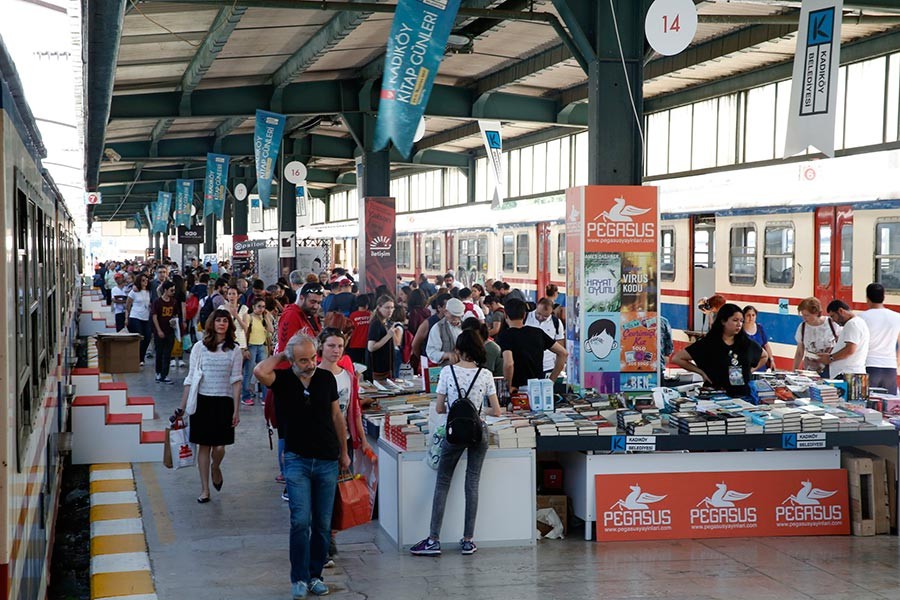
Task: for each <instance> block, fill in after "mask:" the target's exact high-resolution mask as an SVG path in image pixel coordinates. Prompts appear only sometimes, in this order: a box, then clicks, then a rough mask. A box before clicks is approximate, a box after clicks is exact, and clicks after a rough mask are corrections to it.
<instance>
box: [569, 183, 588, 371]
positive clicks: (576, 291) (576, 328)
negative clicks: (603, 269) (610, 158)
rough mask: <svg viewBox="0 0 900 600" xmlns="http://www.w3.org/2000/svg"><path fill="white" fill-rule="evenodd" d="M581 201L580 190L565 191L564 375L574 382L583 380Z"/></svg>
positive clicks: (582, 197)
mask: <svg viewBox="0 0 900 600" xmlns="http://www.w3.org/2000/svg"><path fill="white" fill-rule="evenodd" d="M583 204H584V194H583V189H581V188H571V189H569V190H566V346H567V348H568V350H569V359H568V362H567V363H566V375H567V377H568V379H569V381H571V382H572V383H574V384H576V385H578V384H580V382H581V381H582V373H583V372H584V371H583V367H584V356H583V355H582V348H581V327H582V325H581V323H582V318H581V315H582V308H583V307H582V300H583V298H582V297H581V283H582V275H581V273H582V266H583V265H582V260H583V259H584V252H583V250H582V244H583V241H584V236H583V234H582V230H583V226H584V223H583V221H582V218H581V214H582V212H583V209H584V207H583Z"/></svg>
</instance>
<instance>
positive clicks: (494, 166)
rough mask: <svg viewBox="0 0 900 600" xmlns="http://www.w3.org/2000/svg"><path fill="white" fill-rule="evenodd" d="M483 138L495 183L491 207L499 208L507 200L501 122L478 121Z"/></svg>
mask: <svg viewBox="0 0 900 600" xmlns="http://www.w3.org/2000/svg"><path fill="white" fill-rule="evenodd" d="M478 127H479V128H480V129H481V137H482V139H483V140H484V151H485V152H487V159H488V161H489V162H490V163H491V169H490V171H491V174H492V175H493V181H494V193H493V195H492V196H491V207H492V208H499V207H500V203H502V202H503V200H504V199H505V198H506V186H505V185H504V183H505V182H506V179H505V178H504V177H503V163H502V162H501V157H502V155H503V137H502V136H501V135H500V133H501V130H500V121H478Z"/></svg>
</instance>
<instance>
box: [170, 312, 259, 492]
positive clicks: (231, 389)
mask: <svg viewBox="0 0 900 600" xmlns="http://www.w3.org/2000/svg"><path fill="white" fill-rule="evenodd" d="M194 352H197V353H198V354H199V356H192V357H191V359H192V360H191V368H190V371H189V372H188V376H187V378H186V379H185V381H186V382H188V381H193V380H194V376H195V375H196V373H195V368H196V367H198V366H199V369H200V371H201V373H202V375H200V382H199V383H198V384H197V385H198V386H199V388H198V390H197V410H196V412H194V414H193V415H191V423H190V424H191V433H190V439H191V442H192V443H194V444H197V447H198V448H197V467H198V469H199V470H200V496H199V497H198V498H197V502H199V503H201V504H205V503H207V502H209V481H210V471H211V474H212V484H213V487H214V488H216V490H221V489H222V484H223V483H224V479H223V477H222V460H223V459H224V458H225V446H230V445H231V444H234V428H235V427H237V425H238V423H240V420H241V418H240V414H239V412H238V407H239V404H238V403H239V401H240V399H241V380H242V378H243V373H242V369H241V367H242V364H243V360H244V358H243V355H242V353H241V349H240V348H239V347H238V345H237V342H236V341H235V335H234V320H233V319H232V318H231V313H230V312H229V311H228V310H227V309H225V308H217V309H216V310H214V311H213V313H212V314H211V315H210V316H209V319H207V321H206V328H205V329H204V332H203V343H201V344H197V345H196V346H195V347H194V348H193V349H192V354H193V353H194ZM189 391H190V386H188V385H185V387H184V394H183V396H182V398H181V409H182V410H184V409H185V407H186V406H187V399H188V393H189ZM210 467H211V469H210Z"/></svg>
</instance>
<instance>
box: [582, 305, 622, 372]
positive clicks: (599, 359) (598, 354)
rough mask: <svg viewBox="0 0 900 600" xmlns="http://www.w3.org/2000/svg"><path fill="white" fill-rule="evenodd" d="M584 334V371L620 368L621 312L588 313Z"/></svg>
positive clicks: (616, 369)
mask: <svg viewBox="0 0 900 600" xmlns="http://www.w3.org/2000/svg"><path fill="white" fill-rule="evenodd" d="M586 325H587V329H586V332H585V334H586V335H585V336H584V342H583V350H584V372H585V374H587V373H597V372H606V373H609V372H613V371H620V370H621V369H620V368H619V365H620V360H619V348H620V347H621V342H620V341H619V330H620V323H619V313H599V314H597V313H588V315H587V323H586Z"/></svg>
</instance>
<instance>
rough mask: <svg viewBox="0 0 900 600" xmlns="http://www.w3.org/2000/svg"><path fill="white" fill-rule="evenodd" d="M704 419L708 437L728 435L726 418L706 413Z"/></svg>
mask: <svg viewBox="0 0 900 600" xmlns="http://www.w3.org/2000/svg"><path fill="white" fill-rule="evenodd" d="M702 417H703V418H704V419H705V420H706V433H707V434H708V435H725V434H726V433H727V425H726V423H727V421H726V420H725V417H724V416H722V415H720V414H710V413H706V414H704V415H702Z"/></svg>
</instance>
